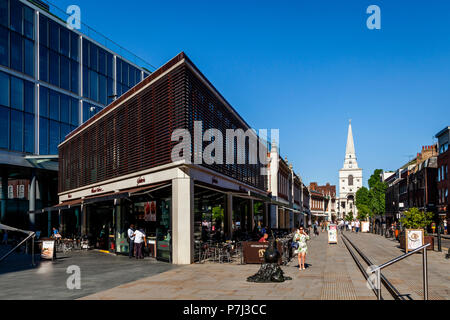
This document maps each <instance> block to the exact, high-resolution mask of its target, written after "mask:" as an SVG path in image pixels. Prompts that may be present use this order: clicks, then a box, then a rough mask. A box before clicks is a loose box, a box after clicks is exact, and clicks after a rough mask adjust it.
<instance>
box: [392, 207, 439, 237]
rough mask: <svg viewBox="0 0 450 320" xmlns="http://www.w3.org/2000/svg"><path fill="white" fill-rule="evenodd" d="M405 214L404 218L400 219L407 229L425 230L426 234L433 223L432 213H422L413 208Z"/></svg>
mask: <svg viewBox="0 0 450 320" xmlns="http://www.w3.org/2000/svg"><path fill="white" fill-rule="evenodd" d="M403 214H404V217H403V218H401V219H400V222H401V223H402V226H404V227H405V228H406V229H424V230H425V232H426V230H427V227H428V226H429V225H430V223H431V222H432V221H433V213H432V212H426V211H425V212H422V211H420V210H419V209H418V208H411V209H409V210H408V211H405V212H404V213H403Z"/></svg>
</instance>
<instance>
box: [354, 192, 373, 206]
mask: <svg viewBox="0 0 450 320" xmlns="http://www.w3.org/2000/svg"><path fill="white" fill-rule="evenodd" d="M355 206H356V208H358V210H360V206H366V207H370V191H369V189H367V188H366V187H362V188H361V189H359V190H358V191H356V198H355Z"/></svg>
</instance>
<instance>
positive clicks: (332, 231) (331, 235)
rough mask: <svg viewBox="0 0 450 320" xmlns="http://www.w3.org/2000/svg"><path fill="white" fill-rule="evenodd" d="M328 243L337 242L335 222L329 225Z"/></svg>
mask: <svg viewBox="0 0 450 320" xmlns="http://www.w3.org/2000/svg"><path fill="white" fill-rule="evenodd" d="M328 243H337V226H336V225H335V224H330V226H329V229H328Z"/></svg>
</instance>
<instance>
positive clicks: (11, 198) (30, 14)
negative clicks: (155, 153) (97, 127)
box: [0, 0, 150, 231]
mask: <svg viewBox="0 0 450 320" xmlns="http://www.w3.org/2000/svg"><path fill="white" fill-rule="evenodd" d="M105 39H106V38H105ZM106 42H107V41H105V43H106ZM123 52H126V51H125V50H123V51H122V55H119V54H117V53H115V52H114V51H112V50H111V49H110V48H108V47H106V46H103V45H102V44H100V43H99V42H97V41H94V40H93V39H91V38H90V37H88V36H86V35H84V34H83V33H81V32H78V31H77V30H70V29H69V28H68V27H67V25H66V23H65V21H64V20H63V19H60V18H58V17H57V16H56V15H54V14H53V12H51V11H50V8H49V7H48V6H47V5H46V4H44V3H43V2H40V1H24V0H20V1H19V0H0V178H1V184H0V186H1V192H0V200H1V207H0V210H1V211H0V213H1V215H0V222H2V223H6V224H11V225H14V226H16V227H23V228H34V227H35V225H37V226H36V227H38V229H40V230H42V231H46V230H47V231H48V228H49V227H50V225H52V224H57V222H58V221H57V220H56V219H58V218H57V216H53V217H52V216H51V215H50V214H48V215H37V214H36V215H35V214H31V215H30V216H28V215H26V212H27V211H28V210H31V211H34V210H38V209H41V208H45V207H49V206H52V205H54V204H56V203H58V198H57V170H58V161H57V157H58V156H57V154H58V144H59V143H60V142H61V141H63V140H64V138H65V137H66V136H67V134H69V133H70V132H71V131H73V130H74V129H75V128H76V127H78V126H79V125H80V124H81V123H84V122H85V121H87V120H88V119H89V118H91V117H92V116H93V115H95V114H97V113H98V112H99V111H100V110H102V109H103V108H104V107H105V106H106V105H108V104H109V103H111V102H112V101H113V100H114V99H115V98H116V97H120V96H121V95H122V94H124V93H125V92H126V91H128V90H129V89H130V88H131V87H133V86H134V85H135V84H137V83H139V82H140V81H141V80H143V79H144V78H146V77H147V76H148V75H149V74H150V71H149V70H148V69H149V67H148V66H147V65H144V63H139V64H134V63H132V62H131V61H129V59H127V58H126V57H125V56H127V55H126V54H124V53H123ZM144 67H146V68H144ZM52 219H53V221H52ZM44 226H45V227H44Z"/></svg>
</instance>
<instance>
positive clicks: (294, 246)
mask: <svg viewBox="0 0 450 320" xmlns="http://www.w3.org/2000/svg"><path fill="white" fill-rule="evenodd" d="M291 247H292V248H294V249H298V242H297V241H293V242H292V244H291Z"/></svg>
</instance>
